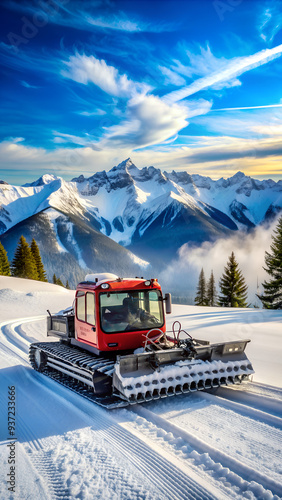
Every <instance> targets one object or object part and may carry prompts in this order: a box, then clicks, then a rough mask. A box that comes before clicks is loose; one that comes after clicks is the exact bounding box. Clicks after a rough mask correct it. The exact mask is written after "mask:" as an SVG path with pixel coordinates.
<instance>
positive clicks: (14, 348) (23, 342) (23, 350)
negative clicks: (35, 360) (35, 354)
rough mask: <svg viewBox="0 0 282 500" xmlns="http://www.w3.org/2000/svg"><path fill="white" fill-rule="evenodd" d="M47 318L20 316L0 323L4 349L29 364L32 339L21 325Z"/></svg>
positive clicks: (1, 340) (0, 340)
mask: <svg viewBox="0 0 282 500" xmlns="http://www.w3.org/2000/svg"><path fill="white" fill-rule="evenodd" d="M44 318H46V316H44V315H41V316H32V317H28V318H19V319H17V320H12V321H5V322H3V323H0V342H1V344H2V351H4V353H5V354H6V355H7V354H9V358H11V357H12V358H19V359H20V360H21V361H24V362H25V364H28V356H27V354H28V349H29V344H30V340H29V339H28V338H26V336H25V335H24V334H23V333H22V331H21V327H22V325H24V324H25V323H33V322H35V321H39V320H42V319H44Z"/></svg>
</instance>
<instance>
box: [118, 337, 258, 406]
mask: <svg viewBox="0 0 282 500" xmlns="http://www.w3.org/2000/svg"><path fill="white" fill-rule="evenodd" d="M248 342H249V341H248V340H244V341H234V342H226V343H222V344H211V345H199V346H195V347H194V349H193V359H191V352H190V353H187V350H185V349H183V348H173V349H168V350H161V351H153V352H144V353H141V354H132V355H127V356H120V357H118V359H117V362H116V364H115V370H114V373H113V387H114V389H116V391H117V392H118V394H120V395H122V396H123V397H124V398H125V399H127V400H128V401H129V402H131V403H133V402H136V403H139V402H142V401H150V400H152V399H159V398H163V397H167V396H174V395H178V394H182V393H186V392H193V391H197V390H204V389H211V388H213V387H219V386H220V385H229V384H236V383H240V382H241V381H242V380H243V379H244V378H246V377H248V376H249V375H250V374H251V373H254V370H253V367H252V365H251V363H250V361H249V360H248V358H247V356H246V355H245V353H244V350H245V347H246V344H247V343H248Z"/></svg>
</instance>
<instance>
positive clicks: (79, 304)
mask: <svg viewBox="0 0 282 500" xmlns="http://www.w3.org/2000/svg"><path fill="white" fill-rule="evenodd" d="M76 317H77V319H78V320H79V321H84V322H86V323H89V324H90V325H92V326H95V323H96V322H95V295H94V293H91V292H87V293H85V292H82V291H78V292H77V295H76Z"/></svg>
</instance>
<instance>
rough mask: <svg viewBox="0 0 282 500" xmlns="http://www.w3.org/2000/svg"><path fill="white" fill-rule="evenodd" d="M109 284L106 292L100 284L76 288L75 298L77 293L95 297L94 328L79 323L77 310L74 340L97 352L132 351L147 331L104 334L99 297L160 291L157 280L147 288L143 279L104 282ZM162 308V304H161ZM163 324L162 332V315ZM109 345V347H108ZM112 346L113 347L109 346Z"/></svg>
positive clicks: (164, 327)
mask: <svg viewBox="0 0 282 500" xmlns="http://www.w3.org/2000/svg"><path fill="white" fill-rule="evenodd" d="M105 283H108V284H109V288H108V289H107V290H105V289H102V288H101V284H102V283H100V284H99V283H98V284H95V283H88V282H84V283H79V285H78V286H77V291H76V297H77V295H78V294H79V292H84V293H87V292H89V293H94V295H95V310H96V319H95V328H94V330H93V324H89V323H87V322H85V321H81V320H79V319H78V318H77V308H76V315H75V338H76V339H77V340H78V341H80V342H83V343H85V344H87V345H90V346H93V347H95V348H96V349H98V350H99V351H125V350H132V349H136V348H138V347H141V346H142V345H144V342H145V337H144V336H145V335H146V333H147V332H148V331H149V330H142V331H126V332H122V333H105V332H103V330H102V328H101V323H100V314H99V309H100V303H99V296H100V294H101V293H105V292H114V291H120V292H122V291H127V292H128V291H134V290H138V291H142V290H148V289H149V290H160V291H161V286H160V285H159V283H158V282H157V280H151V284H150V285H149V286H146V285H144V280H143V279H128V280H127V279H123V280H121V281H110V280H109V281H105ZM161 307H162V308H163V304H161ZM163 318H164V324H163V326H162V327H161V328H160V329H161V330H162V331H163V332H165V330H166V326H165V315H164V313H163ZM154 335H156V332H152V336H154ZM109 344H110V345H109ZM111 344H113V345H111Z"/></svg>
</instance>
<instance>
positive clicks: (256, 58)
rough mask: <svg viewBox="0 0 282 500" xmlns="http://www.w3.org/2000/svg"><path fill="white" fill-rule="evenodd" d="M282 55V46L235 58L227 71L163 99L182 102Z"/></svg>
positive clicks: (201, 79)
mask: <svg viewBox="0 0 282 500" xmlns="http://www.w3.org/2000/svg"><path fill="white" fill-rule="evenodd" d="M281 54H282V44H280V45H277V46H276V47H273V48H272V49H264V50H261V51H260V52H257V53H256V54H253V55H251V56H245V57H235V58H233V59H231V60H230V61H229V62H228V63H227V64H226V67H225V69H222V70H221V71H219V72H216V73H215V72H214V73H212V74H211V75H208V76H204V77H202V78H198V80H196V81H194V82H193V83H191V85H188V86H187V87H183V88H182V89H178V90H175V91H173V92H170V93H169V94H166V95H165V96H163V97H162V99H163V100H164V101H165V102H168V103H174V102H177V101H181V100H182V99H185V97H188V96H190V95H192V94H195V93H196V92H199V91H200V90H203V89H206V88H208V87H212V85H215V84H216V83H219V82H224V81H228V80H230V79H233V78H235V77H237V76H239V75H241V74H242V73H245V72H246V71H249V70H250V69H254V68H257V67H258V66H262V65H263V64H266V63H268V62H269V61H272V60H273V59H276V58H277V57H280V56H281Z"/></svg>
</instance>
